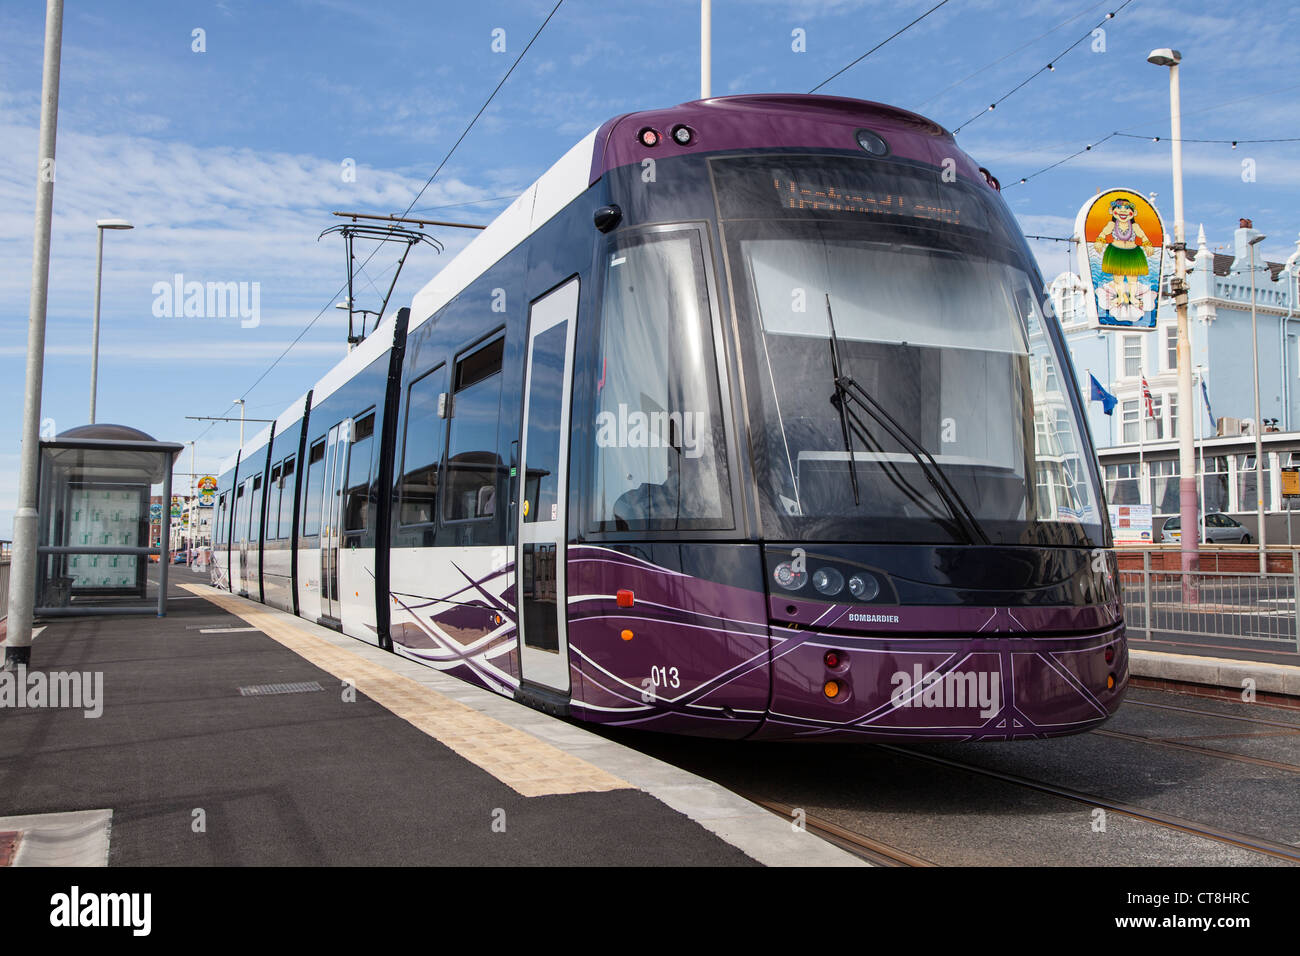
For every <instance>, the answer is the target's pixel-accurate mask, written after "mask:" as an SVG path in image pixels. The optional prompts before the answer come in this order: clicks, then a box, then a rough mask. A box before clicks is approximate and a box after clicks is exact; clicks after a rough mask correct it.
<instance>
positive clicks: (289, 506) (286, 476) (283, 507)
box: [280, 455, 296, 538]
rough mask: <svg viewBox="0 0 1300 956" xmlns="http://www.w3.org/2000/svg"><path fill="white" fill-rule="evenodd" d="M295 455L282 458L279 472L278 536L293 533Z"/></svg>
mask: <svg viewBox="0 0 1300 956" xmlns="http://www.w3.org/2000/svg"><path fill="white" fill-rule="evenodd" d="M295 458H296V456H294V455H290V456H289V457H288V458H286V459H285V460H284V468H283V470H282V471H281V472H280V537H282V538H287V537H289V536H290V535H292V534H293V491H294V480H293V475H294V463H295Z"/></svg>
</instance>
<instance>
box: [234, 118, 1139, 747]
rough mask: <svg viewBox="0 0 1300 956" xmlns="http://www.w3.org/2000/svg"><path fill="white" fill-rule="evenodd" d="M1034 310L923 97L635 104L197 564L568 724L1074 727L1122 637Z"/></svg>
mask: <svg viewBox="0 0 1300 956" xmlns="http://www.w3.org/2000/svg"><path fill="white" fill-rule="evenodd" d="M1044 303H1045V291H1044V285H1043V281H1042V278H1041V276H1040V275H1039V272H1038V270H1037V268H1036V267H1035V265H1034V262H1033V259H1032V257H1031V255H1030V253H1029V251H1028V249H1027V247H1026V245H1025V242H1024V239H1023V238H1022V236H1021V234H1020V232H1019V230H1018V229H1017V227H1016V225H1015V223H1014V220H1013V219H1012V216H1011V215H1010V213H1009V211H1008V210H1007V207H1006V205H1005V204H1004V203H1003V202H1002V200H1001V197H1000V196H999V192H998V186H997V182H996V180H994V179H993V178H992V177H991V176H990V175H989V174H988V173H987V172H986V171H985V170H982V169H981V168H979V167H978V166H977V165H976V164H975V163H974V162H972V161H971V160H970V159H969V158H968V157H967V156H966V155H964V154H963V153H962V152H961V150H960V149H958V148H957V146H956V144H955V143H954V141H953V138H952V136H951V135H949V134H948V133H947V132H946V131H945V130H944V129H942V128H941V127H939V126H937V125H936V124H934V123H932V122H930V121H929V120H926V119H924V118H922V117H920V116H917V115H915V114H912V113H908V112H905V111H903V110H899V109H895V108H892V107H888V106H883V105H880V104H875V103H867V102H862V101H857V100H850V99H842V98H837V97H825V96H794V95H761V96H737V97H723V98H718V99H711V100H704V101H700V102H695V103H687V104H683V105H681V106H676V107H673V108H670V109H663V110H653V111H649V112H643V113H634V114H630V115H625V116H620V117H618V118H616V119H613V120H610V121H609V122H607V123H605V124H604V125H603V126H601V127H600V128H599V129H598V130H596V131H594V132H592V133H591V134H590V135H588V136H587V137H585V138H584V139H583V140H582V141H581V142H580V143H578V144H577V145H576V146H574V147H573V148H572V149H571V150H569V152H568V153H567V154H565V156H564V157H563V158H562V159H560V161H559V162H558V163H556V164H555V165H554V166H553V167H552V168H551V169H550V170H549V171H548V172H547V173H546V174H545V175H543V176H542V177H541V178H540V179H539V180H538V181H537V182H536V183H534V184H533V185H532V186H531V187H530V188H529V189H528V190H527V191H526V192H525V193H524V194H523V195H522V196H520V197H519V198H518V199H517V200H516V201H515V202H514V203H513V204H512V205H511V206H510V207H509V208H508V209H506V210H505V212H503V213H502V214H501V215H500V216H499V217H498V218H497V219H496V220H495V221H494V222H493V223H492V224H491V225H490V226H489V227H488V228H487V229H486V230H485V231H483V232H482V233H480V234H479V235H478V236H477V237H476V238H475V240H474V241H473V242H471V243H470V244H469V246H468V247H466V248H465V250H464V251H463V252H461V253H460V254H459V255H458V256H457V257H456V258H455V259H454V260H453V261H452V262H451V263H450V264H449V265H448V266H447V267H446V268H445V269H443V270H442V271H441V272H440V273H439V274H438V275H436V276H435V277H434V278H433V280H432V281H431V282H430V283H429V284H428V285H426V286H425V287H424V288H423V289H422V290H421V291H420V292H419V293H418V294H417V295H416V296H415V298H414V300H413V301H412V303H411V306H410V308H409V309H401V310H400V311H399V312H398V313H397V314H396V315H394V316H392V317H390V318H388V319H386V320H385V321H384V322H383V323H382V324H381V325H380V326H379V328H378V329H376V331H375V332H374V333H372V334H371V335H370V336H369V337H368V338H367V339H366V340H365V341H364V342H363V343H362V344H360V345H359V346H358V347H357V348H356V349H354V350H353V351H352V352H351V353H350V354H349V355H348V356H347V357H346V358H345V359H343V361H342V362H340V363H339V364H338V365H337V366H336V367H335V368H334V369H333V370H332V371H330V372H329V373H328V374H327V375H326V376H325V377H324V378H323V379H322V380H321V381H319V382H318V383H317V384H316V385H315V386H314V387H313V388H312V389H311V390H310V391H309V392H308V393H307V394H306V395H305V396H304V397H303V398H302V400H301V401H298V402H295V403H294V405H293V406H292V407H291V408H289V409H288V410H286V411H285V412H284V413H283V414H282V415H281V416H280V417H279V418H278V419H277V420H276V421H275V422H274V423H273V424H272V425H270V426H268V427H267V428H266V429H265V430H264V431H263V432H262V433H261V434H260V435H258V436H256V437H255V438H254V439H253V440H252V441H251V442H249V443H248V444H247V446H246V447H245V448H244V450H243V452H242V454H241V455H239V456H237V457H236V458H235V459H233V460H231V461H230V462H228V463H227V464H226V465H225V466H224V468H223V473H222V475H221V477H220V487H219V491H218V504H217V521H216V539H215V540H216V541H217V546H216V548H215V553H216V562H215V566H214V568H215V569H214V584H215V585H216V586H218V587H221V588H227V589H230V590H232V591H234V592H236V593H240V594H245V595H247V596H249V597H251V598H253V599H255V600H259V601H262V602H265V603H266V604H269V605H273V606H275V607H279V608H282V609H284V610H286V611H290V612H292V613H295V614H298V615H301V616H302V617H304V618H307V619H309V620H312V621H318V622H320V623H322V624H324V625H327V626H329V627H333V628H336V629H338V630H340V631H342V632H343V633H345V634H348V635H351V636H352V637H355V638H357V639H359V640H362V641H366V642H369V643H372V644H378V645H379V646H381V647H384V648H388V649H391V650H392V651H393V652H395V653H397V654H400V655H403V656H405V657H410V658H413V659H415V660H418V661H420V662H422V663H425V664H428V665H430V666H432V667H436V668H438V669H440V670H444V671H447V672H449V673H451V674H454V675H456V676H458V677H460V678H462V679H464V680H467V681H470V682H473V683H475V684H479V685H482V686H484V687H487V688H489V689H491V690H494V691H497V692H499V693H502V694H507V695H512V696H514V697H515V698H517V699H519V700H522V701H525V702H528V703H530V704H532V705H534V706H537V707H540V708H543V709H546V710H550V711H553V712H560V713H568V714H571V715H572V716H574V717H575V718H577V719H581V720H587V721H593V722H600V723H606V724H614V725H621V726H627V727H634V728H640V729H648V730H658V731H666V732H674V733H687V734H701V735H711V736H718V737H730V738H752V739H818V740H822V739H844V738H851V739H860V740H870V739H898V738H915V737H922V738H932V739H954V740H975V739H998V740H1005V739H1014V738H1032V737H1044V736H1052V735H1058V734H1067V733H1074V732H1078V731H1083V730H1087V729H1089V728H1091V727H1094V726H1096V725H1097V724H1099V723H1101V722H1102V721H1104V720H1105V719H1106V718H1107V717H1109V715H1110V714H1112V713H1113V712H1114V711H1115V709H1116V708H1117V707H1118V705H1119V702H1120V699H1121V697H1122V695H1123V692H1124V689H1125V686H1126V684H1127V680H1128V657H1127V652H1126V646H1125V640H1124V624H1123V618H1122V608H1121V605H1120V599H1119V594H1118V591H1117V585H1116V564H1115V559H1114V553H1113V551H1112V550H1111V540H1110V532H1109V528H1108V525H1107V522H1106V521H1105V520H1104V518H1103V508H1102V497H1101V489H1100V483H1099V479H1098V474H1097V467H1096V463H1095V462H1096V459H1095V455H1094V454H1093V449H1092V445H1091V439H1090V437H1089V435H1088V432H1087V429H1086V427H1085V425H1084V418H1083V416H1082V414H1081V409H1080V406H1079V397H1078V396H1079V393H1078V389H1077V387H1076V383H1075V378H1074V373H1073V370H1072V368H1071V365H1070V362H1069V361H1068V359H1067V357H1066V353H1065V350H1064V346H1063V343H1062V338H1061V334H1060V330H1059V328H1058V324H1057V322H1056V320H1055V319H1054V318H1053V317H1052V316H1051V314H1050V309H1047V311H1046V313H1045V311H1044V309H1045V305H1044Z"/></svg>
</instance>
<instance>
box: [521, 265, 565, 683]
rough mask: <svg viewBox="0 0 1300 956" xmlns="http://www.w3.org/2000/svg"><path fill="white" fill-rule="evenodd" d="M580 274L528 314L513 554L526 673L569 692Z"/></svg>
mask: <svg viewBox="0 0 1300 956" xmlns="http://www.w3.org/2000/svg"><path fill="white" fill-rule="evenodd" d="M577 316H578V280H577V279H576V278H575V279H571V280H569V281H568V282H567V283H565V284H564V285H562V286H560V287H559V288H557V289H555V290H553V291H551V292H549V293H547V294H546V295H544V296H542V297H541V298H540V299H538V300H536V301H535V302H534V303H533V304H532V307H531V309H530V310H529V316H528V356H527V362H526V364H525V366H524V367H525V378H524V418H523V434H522V439H521V441H520V445H519V475H520V479H519V481H520V489H521V490H520V493H519V495H518V496H517V500H518V505H517V508H518V512H517V515H518V521H519V525H518V529H519V533H518V535H517V536H516V542H517V544H516V547H517V549H518V550H517V553H516V555H515V569H516V574H515V582H516V583H515V587H516V589H517V590H516V598H517V603H516V605H515V606H516V609H517V611H516V613H517V615H518V631H519V668H520V676H521V677H522V678H523V679H524V680H526V681H528V682H529V683H532V684H540V685H542V686H544V687H549V688H551V689H553V690H558V691H561V692H564V693H567V692H568V690H569V649H568V640H567V635H566V629H565V604H566V601H565V588H564V568H565V564H564V543H565V537H566V533H565V528H566V526H567V522H566V520H565V515H566V510H565V509H566V504H567V501H566V499H567V490H568V464H569V437H568V436H569V398H570V393H571V391H572V389H571V388H570V387H569V383H570V380H571V377H572V374H573V336H574V329H575V326H576V325H577Z"/></svg>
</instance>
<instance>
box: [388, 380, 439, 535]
mask: <svg viewBox="0 0 1300 956" xmlns="http://www.w3.org/2000/svg"><path fill="white" fill-rule="evenodd" d="M444 368H445V366H442V365H439V366H438V367H437V368H436V369H434V370H433V371H432V372H429V373H428V374H427V375H424V376H422V377H421V378H419V379H417V380H416V381H414V382H412V383H411V388H410V392H409V394H408V397H407V401H406V428H405V436H404V437H403V439H402V480H401V485H400V487H399V489H398V494H399V496H400V505H399V507H398V523H399V524H403V525H412V524H428V523H430V522H431V521H433V519H434V516H435V515H436V514H437V511H436V508H437V505H438V467H439V465H440V464H441V454H442V435H443V420H442V419H441V418H439V417H438V396H439V395H440V394H441V393H442V383H443V381H444V380H445V378H446V376H445V375H443V374H442V373H443V369H444Z"/></svg>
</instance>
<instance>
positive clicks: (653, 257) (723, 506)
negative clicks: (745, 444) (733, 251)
mask: <svg viewBox="0 0 1300 956" xmlns="http://www.w3.org/2000/svg"><path fill="white" fill-rule="evenodd" d="M604 270H605V285H604V294H603V303H602V306H601V330H600V359H599V361H598V363H597V368H599V369H600V373H599V374H600V379H599V381H597V383H596V395H597V398H596V420H595V422H594V424H595V426H596V436H595V437H596V440H595V443H594V445H593V447H592V448H591V449H590V454H591V456H592V469H591V474H592V476H593V488H592V495H591V513H590V518H591V525H590V528H591V530H593V531H650V530H660V529H700V528H730V527H732V526H733V520H732V511H731V499H730V494H729V489H730V478H729V472H728V465H727V453H726V441H725V432H724V426H723V419H722V413H721V407H722V406H721V401H720V393H719V387H718V378H717V366H716V360H715V352H714V345H713V329H712V325H713V323H712V320H711V317H710V312H709V302H708V296H707V292H706V288H705V281H704V259H703V255H702V251H701V245H700V238H699V234H698V233H696V232H695V231H694V230H689V231H681V232H672V233H659V234H656V235H653V236H649V237H645V238H643V239H641V240H638V241H635V242H633V243H625V244H622V245H619V246H617V247H614V248H609V249H607V251H606V254H605V260H604Z"/></svg>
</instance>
